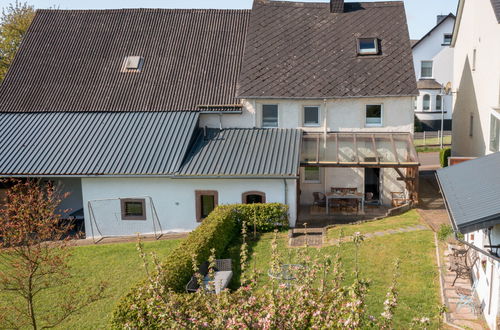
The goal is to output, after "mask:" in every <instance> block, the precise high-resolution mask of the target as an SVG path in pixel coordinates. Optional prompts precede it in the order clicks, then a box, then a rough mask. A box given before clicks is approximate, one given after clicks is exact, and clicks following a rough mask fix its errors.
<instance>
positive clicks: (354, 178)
mask: <svg viewBox="0 0 500 330" xmlns="http://www.w3.org/2000/svg"><path fill="white" fill-rule="evenodd" d="M179 22H182V24H179ZM359 22H365V23H364V24H359ZM417 93H418V91H417V88H416V83H415V77H414V69H413V62H412V55H411V48H410V42H409V37H408V30H407V24H406V17H405V11H404V6H403V3H402V2H373V3H372V2H370V3H345V4H344V3H343V1H340V0H332V1H331V3H330V4H329V3H301V2H280V1H270V2H269V1H262V0H260V1H255V3H254V6H253V9H252V10H166V9H156V10H154V9H130V10H127V9H126V10H92V11H78V10H41V11H38V12H37V15H36V17H35V19H34V21H33V23H32V26H31V27H30V29H29V31H28V33H27V35H26V37H25V39H24V41H23V43H22V45H21V47H20V49H19V52H18V54H17V56H16V59H15V61H14V64H13V66H12V67H11V69H10V71H9V73H8V75H7V77H6V79H5V80H4V83H3V85H2V86H1V87H0V117H1V121H0V134H1V135H2V144H0V174H1V175H2V176H7V177H9V176H15V177H42V178H47V179H50V180H57V181H60V182H62V183H63V184H64V186H65V189H67V190H70V191H73V192H74V194H73V195H72V197H71V199H70V200H68V201H66V205H65V206H69V207H71V208H72V209H73V210H80V211H79V212H78V213H77V214H73V216H79V217H83V218H84V219H85V230H86V233H87V235H88V236H90V235H92V234H94V235H101V234H102V235H130V234H134V233H136V232H142V233H148V232H153V231H158V230H161V231H179V230H191V229H193V228H195V227H196V226H197V224H198V222H199V221H201V220H202V219H203V218H204V217H205V216H206V215H207V214H208V213H209V212H210V211H211V210H212V209H213V207H215V206H216V205H217V204H228V203H241V202H243V203H247V202H248V203H251V202H279V203H285V204H287V205H288V206H289V208H290V211H289V216H290V225H291V226H294V225H295V222H296V220H297V218H298V217H306V216H308V213H307V212H308V211H307V210H308V207H309V206H311V204H312V203H313V192H317V191H319V192H326V191H330V187H349V188H356V189H357V190H358V191H359V192H362V193H363V194H365V193H370V197H371V199H372V200H373V201H375V202H377V203H379V204H382V205H386V206H390V204H391V192H402V193H404V194H406V196H407V198H408V199H410V200H412V201H413V202H416V201H417V199H418V195H417V180H418V178H417V175H418V159H417V155H416V152H415V149H414V146H413V143H412V133H413V124H414V123H413V118H414V116H413V99H414V97H415V96H416V95H417ZM82 210H83V211H82ZM96 224H97V225H98V226H97V227H98V229H99V230H97V229H96V228H95V227H96ZM96 231H97V233H96Z"/></svg>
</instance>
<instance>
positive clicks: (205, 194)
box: [195, 190, 219, 222]
mask: <svg viewBox="0 0 500 330" xmlns="http://www.w3.org/2000/svg"><path fill="white" fill-rule="evenodd" d="M195 198H196V221H197V222H201V221H202V220H203V219H205V218H206V217H208V215H209V214H210V212H212V211H213V210H214V209H215V208H216V207H217V205H218V204H219V193H218V192H217V191H216V190H196V191H195Z"/></svg>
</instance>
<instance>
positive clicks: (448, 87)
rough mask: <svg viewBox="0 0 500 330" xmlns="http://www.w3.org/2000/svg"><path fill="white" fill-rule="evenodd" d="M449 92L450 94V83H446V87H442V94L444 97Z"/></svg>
mask: <svg viewBox="0 0 500 330" xmlns="http://www.w3.org/2000/svg"><path fill="white" fill-rule="evenodd" d="M450 92H451V82H450V81H448V82H447V83H446V86H444V93H445V94H446V95H448V94H450Z"/></svg>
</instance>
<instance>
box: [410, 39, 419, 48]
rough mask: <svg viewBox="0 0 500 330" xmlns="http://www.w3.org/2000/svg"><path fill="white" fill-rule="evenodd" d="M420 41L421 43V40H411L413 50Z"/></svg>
mask: <svg viewBox="0 0 500 330" xmlns="http://www.w3.org/2000/svg"><path fill="white" fill-rule="evenodd" d="M419 41H420V39H412V40H410V44H411V47H412V48H413V46H414V45H415V44H416V43H417V42H419Z"/></svg>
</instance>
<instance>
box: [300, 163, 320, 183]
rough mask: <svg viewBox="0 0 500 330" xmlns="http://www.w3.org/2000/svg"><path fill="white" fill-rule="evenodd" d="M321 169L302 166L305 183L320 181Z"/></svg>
mask: <svg viewBox="0 0 500 330" xmlns="http://www.w3.org/2000/svg"><path fill="white" fill-rule="evenodd" d="M320 170H321V169H320V168H319V167H304V180H303V181H304V182H305V183H321V171H320Z"/></svg>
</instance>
